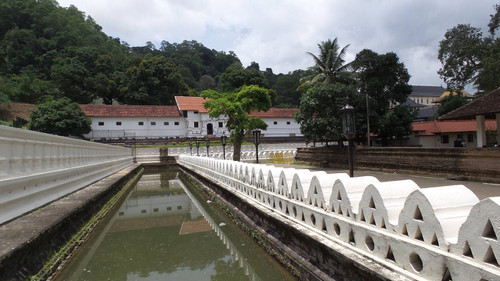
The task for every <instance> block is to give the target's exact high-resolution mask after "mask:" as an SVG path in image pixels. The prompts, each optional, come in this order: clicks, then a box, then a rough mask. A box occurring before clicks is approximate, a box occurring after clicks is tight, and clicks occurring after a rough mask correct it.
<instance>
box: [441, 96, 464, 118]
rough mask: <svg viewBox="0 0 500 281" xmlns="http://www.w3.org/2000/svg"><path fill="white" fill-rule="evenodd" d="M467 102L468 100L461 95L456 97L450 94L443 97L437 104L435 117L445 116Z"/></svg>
mask: <svg viewBox="0 0 500 281" xmlns="http://www.w3.org/2000/svg"><path fill="white" fill-rule="evenodd" d="M468 102H469V100H468V99H467V98H466V97H465V96H463V95H462V94H458V95H451V94H450V95H449V96H447V97H445V98H444V99H442V100H441V101H440V102H439V108H438V110H437V112H436V116H435V117H439V116H441V115H445V114H446V113H448V112H451V111H453V110H455V109H457V108H459V107H462V106H464V105H466V104H467V103H468Z"/></svg>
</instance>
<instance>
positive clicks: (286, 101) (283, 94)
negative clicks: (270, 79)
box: [273, 70, 307, 107]
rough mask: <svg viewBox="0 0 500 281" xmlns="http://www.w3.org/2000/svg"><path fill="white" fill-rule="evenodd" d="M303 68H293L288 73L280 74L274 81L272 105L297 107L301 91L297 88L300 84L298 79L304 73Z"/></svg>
mask: <svg viewBox="0 0 500 281" xmlns="http://www.w3.org/2000/svg"><path fill="white" fill-rule="evenodd" d="M306 73H307V72H306V71H304V70H295V71H293V72H289V73H288V74H280V75H278V78H277V79H276V83H274V86H273V89H274V90H275V91H276V97H275V100H274V104H273V106H275V107H298V106H299V104H300V96H301V92H300V91H298V90H297V88H298V87H299V86H300V79H301V78H302V77H304V76H305V75H306Z"/></svg>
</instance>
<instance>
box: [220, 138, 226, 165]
mask: <svg viewBox="0 0 500 281" xmlns="http://www.w3.org/2000/svg"><path fill="white" fill-rule="evenodd" d="M226 140H227V136H226V134H225V133H222V136H221V141H222V155H223V156H224V160H226Z"/></svg>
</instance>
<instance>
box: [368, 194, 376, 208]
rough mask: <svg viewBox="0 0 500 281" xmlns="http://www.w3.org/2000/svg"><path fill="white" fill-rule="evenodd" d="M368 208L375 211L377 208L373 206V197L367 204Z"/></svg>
mask: <svg viewBox="0 0 500 281" xmlns="http://www.w3.org/2000/svg"><path fill="white" fill-rule="evenodd" d="M368 207H370V208H372V209H377V207H376V206H375V202H374V201H373V197H370V203H368Z"/></svg>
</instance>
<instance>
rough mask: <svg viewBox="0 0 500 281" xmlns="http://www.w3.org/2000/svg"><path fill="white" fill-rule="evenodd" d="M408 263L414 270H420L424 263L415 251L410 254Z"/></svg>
mask: <svg viewBox="0 0 500 281" xmlns="http://www.w3.org/2000/svg"><path fill="white" fill-rule="evenodd" d="M410 264H411V267H413V270H415V271H416V272H420V271H422V269H424V263H423V262H422V259H421V258H420V256H419V255H418V254H417V253H415V252H413V253H411V254H410Z"/></svg>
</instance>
